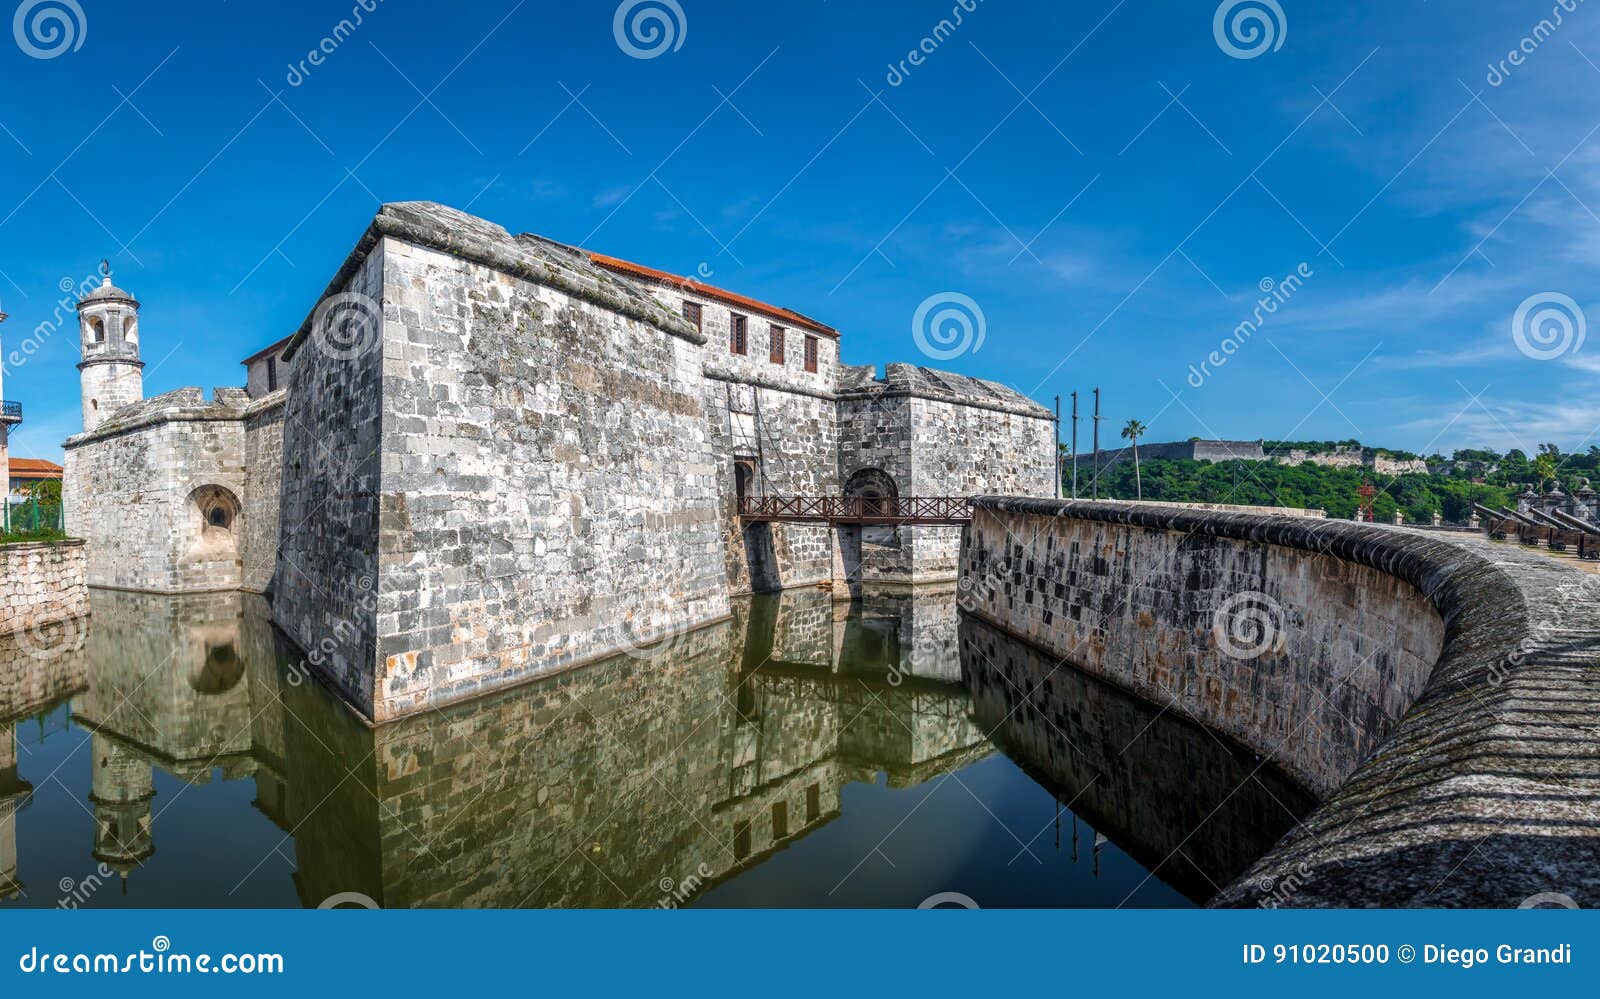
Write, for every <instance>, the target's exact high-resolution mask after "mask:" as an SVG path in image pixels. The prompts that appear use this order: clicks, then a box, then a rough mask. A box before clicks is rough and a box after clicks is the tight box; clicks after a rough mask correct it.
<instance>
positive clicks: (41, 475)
mask: <svg viewBox="0 0 1600 999" xmlns="http://www.w3.org/2000/svg"><path fill="white" fill-rule="evenodd" d="M61 473H62V468H61V466H60V465H57V464H56V463H55V462H53V461H45V460H44V459H43V458H12V459H11V477H12V478H14V479H59V478H61Z"/></svg>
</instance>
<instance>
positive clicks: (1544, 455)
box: [1533, 447, 1560, 492]
mask: <svg viewBox="0 0 1600 999" xmlns="http://www.w3.org/2000/svg"><path fill="white" fill-rule="evenodd" d="M1559 467H1560V464H1559V462H1558V459H1557V458H1556V453H1555V450H1554V448H1553V447H1552V449H1551V450H1549V451H1542V452H1541V453H1540V455H1539V457H1537V458H1535V459H1533V471H1534V474H1536V475H1538V476H1539V486H1538V489H1537V490H1536V491H1538V492H1543V491H1544V487H1545V484H1546V483H1548V482H1549V481H1550V480H1551V479H1553V478H1555V477H1556V470H1557V469H1558V468H1559Z"/></svg>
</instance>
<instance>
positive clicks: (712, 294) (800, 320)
mask: <svg viewBox="0 0 1600 999" xmlns="http://www.w3.org/2000/svg"><path fill="white" fill-rule="evenodd" d="M589 260H590V261H591V262H593V263H594V264H595V265H596V266H598V267H604V268H606V269H607V270H613V271H620V272H622V273H623V274H628V275H631V276H633V277H637V278H644V279H645V280H647V281H663V282H666V283H667V284H674V285H677V286H678V287H679V288H680V289H682V290H684V291H689V292H693V293H694V294H697V295H704V296H705V297H707V298H714V299H717V300H718V301H721V302H727V303H729V304H731V305H737V306H740V307H741V308H745V309H749V310H750V311H751V312H759V313H761V314H762V315H766V316H772V317H774V318H777V319H782V320H786V321H787V322H789V323H791V324H793V325H795V326H798V327H800V328H801V329H807V330H810V331H812V332H813V333H821V334H822V335H823V336H831V337H833V338H834V339H838V337H839V331H838V330H836V329H834V328H833V327H832V326H826V325H824V324H822V323H819V322H817V321H816V320H815V319H812V318H811V317H809V316H803V315H801V314H800V313H798V312H795V311H794V310H792V309H785V308H781V307H779V306H776V305H768V304H767V303H766V302H761V301H757V300H756V299H754V298H749V297H747V296H745V295H741V294H739V293H738V292H733V291H726V290H724V289H722V288H714V287H712V286H711V285H709V284H706V283H705V282H703V281H699V280H697V279H695V278H686V277H682V276H680V275H677V274H669V273H668V272H666V271H658V270H656V269H655V268H654V267H646V266H644V265H643V264H636V263H633V262H631V261H627V260H620V259H618V258H616V257H608V256H605V255H604V254H600V253H591V254H589Z"/></svg>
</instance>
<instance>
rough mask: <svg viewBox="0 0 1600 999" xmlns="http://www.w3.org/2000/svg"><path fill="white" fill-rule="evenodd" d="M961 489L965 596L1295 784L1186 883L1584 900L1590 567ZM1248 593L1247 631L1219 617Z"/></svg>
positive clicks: (1352, 532)
mask: <svg viewBox="0 0 1600 999" xmlns="http://www.w3.org/2000/svg"><path fill="white" fill-rule="evenodd" d="M976 505H977V507H978V516H977V517H976V518H975V520H974V522H973V524H972V526H971V527H970V529H969V533H968V534H967V536H966V542H965V544H964V546H963V551H962V574H963V578H962V589H963V592H964V594H965V597H964V599H965V600H966V601H967V602H968V606H970V607H971V609H972V612H973V613H974V615H975V616H977V617H979V618H981V619H982V620H985V621H987V622H990V623H992V624H994V625H996V626H997V627H1000V628H1002V629H1004V630H1005V631H1007V632H1008V633H1010V634H1013V635H1015V636H1017V637H1019V638H1021V639H1023V640H1025V641H1028V642H1030V643H1032V644H1034V645H1036V646H1038V647H1039V648H1041V649H1043V650H1045V651H1046V652H1047V653H1049V654H1050V655H1053V656H1056V657H1059V658H1065V659H1067V660H1068V661H1069V662H1071V663H1072V664H1073V665H1075V666H1077V667H1079V668H1081V669H1083V670H1084V671H1086V672H1088V673H1089V674H1091V675H1093V676H1096V677H1100V678H1103V679H1106V680H1108V681H1110V682H1112V683H1115V684H1117V685H1119V686H1122V687H1124V688H1126V689H1129V690H1131V691H1133V692H1134V693H1136V694H1138V695H1139V696H1141V697H1143V698H1145V699H1147V700H1150V701H1151V702H1153V703H1156V704H1159V705H1168V706H1170V710H1172V711H1174V712H1176V713H1178V714H1180V715H1183V716H1186V717H1188V718H1190V719H1192V720H1194V721H1197V722H1199V723H1201V724H1203V725H1206V726H1208V727H1210V728H1213V729H1215V730H1218V731H1221V732H1223V733H1225V734H1227V735H1229V736H1231V737H1233V738H1234V739H1235V740H1236V741H1238V742H1239V743H1241V744H1242V745H1244V746H1246V747H1248V748H1250V749H1252V750H1254V751H1255V752H1257V753H1259V754H1261V755H1262V756H1264V757H1266V758H1267V759H1269V760H1271V761H1272V762H1273V763H1274V764H1276V765H1277V766H1278V767H1279V768H1280V769H1282V770H1283V771H1284V772H1286V773H1288V774H1290V775H1291V776H1293V777H1295V778H1296V779H1297V780H1298V781H1299V782H1300V783H1301V784H1303V785H1304V786H1306V787H1307V788H1308V789H1309V790H1311V791H1312V792H1314V793H1315V795H1316V797H1317V798H1318V799H1319V805H1318V807H1317V808H1316V809H1315V810H1314V811H1313V812H1312V813H1311V814H1310V815H1309V816H1308V817H1307V818H1306V819H1305V821H1304V822H1303V823H1301V824H1299V825H1297V826H1296V827H1295V829H1294V830H1293V831H1292V832H1290V833H1289V834H1288V835H1287V836H1286V837H1285V838H1284V839H1283V840H1282V841H1281V842H1279V843H1278V844H1277V845H1276V846H1275V847H1274V848H1273V849H1272V850H1271V851H1269V852H1268V853H1267V855H1266V856H1265V857H1263V858H1262V859H1261V860H1260V861H1258V862H1257V863H1256V864H1255V865H1254V866H1253V867H1251V868H1250V869H1249V870H1248V871H1246V872H1245V873H1244V874H1243V875H1241V876H1240V877H1239V878H1238V879H1236V880H1235V881H1234V882H1233V883H1232V884H1229V885H1227V886H1225V887H1224V888H1223V890H1222V892H1221V893H1220V894H1219V895H1218V896H1217V898H1216V899H1215V900H1214V901H1213V903H1212V904H1214V905H1224V906H1253V905H1261V906H1272V907H1278V906H1306V907H1327V906H1382V907H1396V906H1472V907H1486V906H1507V907H1514V906H1517V905H1519V904H1520V903H1521V902H1523V901H1524V900H1526V899H1528V898H1529V897H1531V896H1533V895H1537V894H1541V893H1546V892H1555V893H1558V894H1563V895H1566V896H1568V897H1570V898H1571V899H1573V900H1574V902H1576V903H1577V904H1578V905H1581V906H1585V907H1591V906H1594V905H1596V904H1600V875H1597V874H1596V871H1595V868H1594V864H1593V858H1594V856H1595V854H1596V851H1597V850H1600V741H1597V740H1596V739H1595V733H1596V732H1597V731H1600V696H1597V692H1600V667H1597V665H1596V663H1597V662H1600V644H1597V642H1596V640H1595V636H1594V632H1593V627H1592V623H1591V622H1592V621H1593V620H1594V619H1595V617H1596V615H1597V614H1600V579H1597V578H1596V577H1594V576H1591V575H1589V574H1587V573H1584V572H1581V571H1579V570H1576V569H1573V568H1572V567H1570V566H1569V565H1566V564H1563V563H1561V562H1559V561H1556V560H1554V559H1550V558H1548V557H1546V556H1544V555H1540V554H1537V553H1532V552H1525V551H1522V550H1520V549H1518V548H1517V547H1516V546H1507V545H1492V544H1491V543H1490V542H1488V541H1485V540H1481V539H1478V538H1476V537H1466V536H1458V535H1441V534H1438V533H1436V532H1425V531H1413V530H1405V529H1400V528H1390V527H1375V526H1369V525H1362V524H1352V523H1346V522H1339V521H1323V520H1315V519H1308V518H1303V517H1302V518H1290V517H1275V516H1261V515H1255V514H1243V513H1223V512H1211V511H1186V510H1180V509H1174V508H1171V507H1158V506H1154V505H1139V504H1126V503H1118V504H1107V503H1087V502H1067V501H1058V500H1022V499H1001V498H984V499H980V500H978V501H977V504H976ZM1252 615H1253V616H1254V620H1255V621H1256V623H1257V624H1262V625H1266V627H1265V629H1260V628H1257V627H1256V626H1254V625H1246V626H1244V627H1242V628H1240V627H1238V626H1237V625H1238V623H1239V622H1240V621H1241V620H1244V619H1248V618H1249V617H1251V616H1252ZM1263 635H1265V638H1264V639H1263ZM1010 679H1011V681H1012V682H1013V683H1017V682H1022V680H1023V679H1024V678H1023V677H1020V676H1018V677H1012V678H1010ZM1056 707H1057V706H1053V705H1049V704H1046V705H1044V707H1043V709H1044V710H1046V711H1047V713H1048V712H1049V711H1052V710H1056Z"/></svg>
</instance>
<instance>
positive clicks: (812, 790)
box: [806, 784, 822, 823]
mask: <svg viewBox="0 0 1600 999" xmlns="http://www.w3.org/2000/svg"><path fill="white" fill-rule="evenodd" d="M821 814H822V789H821V788H819V787H818V786H817V785H815V784H813V785H811V786H810V787H808V788H806V822H808V823H811V822H815V821H817V816H819V815H821Z"/></svg>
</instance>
